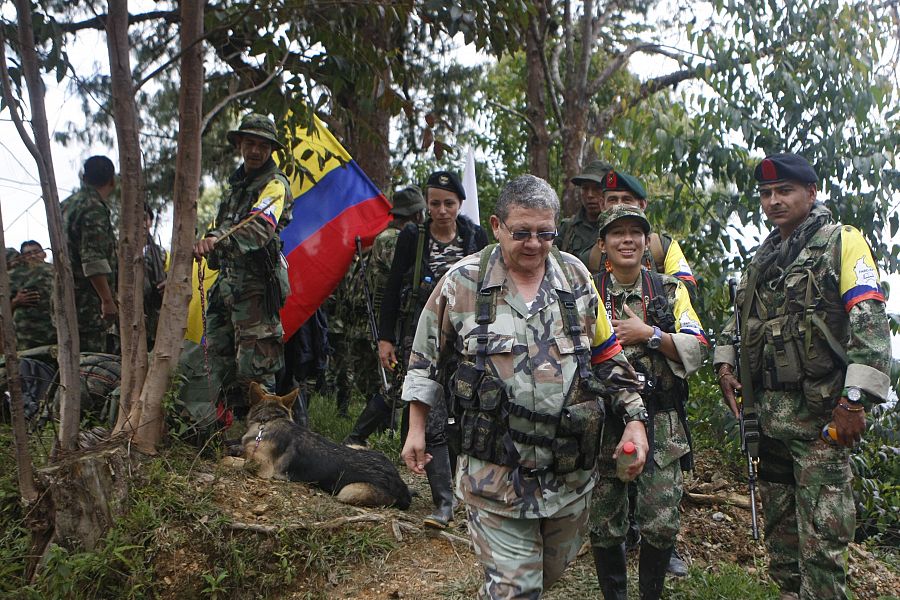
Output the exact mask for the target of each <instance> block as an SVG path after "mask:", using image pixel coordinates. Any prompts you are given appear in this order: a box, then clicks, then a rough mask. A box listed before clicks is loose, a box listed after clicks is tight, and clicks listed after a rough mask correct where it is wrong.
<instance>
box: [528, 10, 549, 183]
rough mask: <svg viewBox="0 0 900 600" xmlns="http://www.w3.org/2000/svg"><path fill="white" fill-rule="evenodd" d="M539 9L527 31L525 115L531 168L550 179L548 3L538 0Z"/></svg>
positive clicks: (531, 17) (532, 170)
mask: <svg viewBox="0 0 900 600" xmlns="http://www.w3.org/2000/svg"><path fill="white" fill-rule="evenodd" d="M537 5H538V12H537V14H532V15H531V16H530V17H529V19H528V29H527V31H526V32H525V69H526V74H525V78H526V82H525V116H527V117H528V121H529V125H530V133H529V135H528V149H527V153H528V168H529V172H530V173H531V174H532V175H536V176H538V177H541V178H542V179H546V180H549V179H550V133H549V132H548V131H547V103H546V97H545V91H544V90H545V86H546V83H547V79H546V77H547V76H546V73H545V72H544V61H543V60H542V57H541V54H542V53H543V51H544V45H543V41H542V40H541V39H539V37H538V36H542V35H543V32H544V25H545V23H546V20H547V6H546V4H545V3H544V2H542V1H541V2H537Z"/></svg>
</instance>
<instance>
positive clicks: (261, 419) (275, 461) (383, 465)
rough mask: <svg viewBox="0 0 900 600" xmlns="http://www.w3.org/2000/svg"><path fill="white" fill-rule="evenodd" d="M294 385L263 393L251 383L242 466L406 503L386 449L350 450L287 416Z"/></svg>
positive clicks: (337, 492)
mask: <svg viewBox="0 0 900 600" xmlns="http://www.w3.org/2000/svg"><path fill="white" fill-rule="evenodd" d="M296 397H297V390H294V391H293V392H291V393H290V394H287V395H286V396H275V395H271V394H267V393H266V392H265V391H264V390H263V389H262V388H261V387H260V386H259V385H258V384H256V383H252V384H251V385H250V398H249V400H250V412H249V413H248V415H247V433H245V434H244V437H243V438H241V445H242V446H243V449H244V459H245V463H244V468H245V469H247V470H249V471H251V472H253V473H254V474H255V475H257V476H258V477H262V478H263V479H281V480H285V481H302V482H304V483H311V484H313V485H315V486H318V487H320V488H321V489H323V490H325V491H326V492H330V493H331V494H333V495H334V496H335V497H336V498H337V499H338V500H340V501H341V502H345V503H347V504H353V505H356V506H396V507H397V508H400V509H402V510H406V509H407V508H409V504H410V502H411V500H412V495H411V493H410V491H409V488H408V487H407V486H406V484H405V483H404V482H403V480H402V479H401V478H400V474H399V473H398V472H397V468H396V467H395V466H394V464H393V463H392V462H391V461H390V460H389V459H388V457H386V456H385V455H383V454H381V453H379V452H374V451H372V450H354V449H352V448H347V447H346V446H342V445H340V444H336V443H335V442H332V441H331V440H329V439H328V438H326V437H323V436H321V435H319V434H318V433H315V432H314V431H311V430H310V429H308V428H306V427H303V426H302V425H298V424H297V423H295V422H294V421H293V420H292V419H291V409H290V407H291V406H292V405H293V403H294V400H295V399H296Z"/></svg>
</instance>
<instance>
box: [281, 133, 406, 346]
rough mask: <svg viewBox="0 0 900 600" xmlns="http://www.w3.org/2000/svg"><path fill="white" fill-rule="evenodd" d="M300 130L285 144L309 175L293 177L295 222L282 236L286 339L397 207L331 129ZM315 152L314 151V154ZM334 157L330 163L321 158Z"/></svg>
mask: <svg viewBox="0 0 900 600" xmlns="http://www.w3.org/2000/svg"><path fill="white" fill-rule="evenodd" d="M314 120H315V126H316V130H315V131H314V132H310V131H309V130H306V129H303V128H301V129H298V130H297V131H295V132H294V135H293V136H291V139H289V140H288V143H287V144H285V145H286V146H287V147H289V148H291V154H292V155H293V158H294V161H295V171H296V170H297V169H296V166H298V165H302V169H303V170H305V171H306V172H305V173H304V176H303V177H302V181H301V177H300V176H299V175H294V176H292V177H291V194H292V195H293V196H294V207H293V211H292V214H293V220H292V221H291V223H290V225H288V226H287V227H286V228H285V230H284V231H282V232H281V240H282V242H283V243H284V249H283V252H284V255H285V257H286V258H287V261H288V276H289V278H290V282H291V294H290V295H289V296H288V298H287V301H286V302H285V304H284V307H283V308H282V309H281V323H282V326H283V327H284V337H285V339H287V338H289V337H291V336H292V335H293V334H294V333H295V332H296V331H297V330H298V329H299V328H300V326H301V325H303V323H304V322H305V321H306V320H307V319H308V318H309V317H310V316H311V315H312V314H313V313H314V312H315V311H316V309H317V308H318V307H319V305H321V304H322V302H323V301H324V300H325V299H326V298H327V297H328V296H329V295H331V293H332V292H333V291H334V289H335V288H336V287H337V285H338V283H340V281H341V278H342V277H343V276H344V273H345V272H346V271H347V267H349V266H350V262H351V261H352V260H353V255H354V254H355V253H356V236H359V237H360V238H361V239H362V243H363V246H370V245H371V244H372V241H373V240H374V239H375V236H377V235H378V234H379V233H381V231H382V230H384V228H385V227H386V226H387V224H388V222H389V221H390V214H389V213H388V211H389V210H390V209H391V205H390V203H389V202H388V200H387V198H385V197H384V194H382V193H381V192H380V191H379V190H378V188H377V187H375V184H374V183H372V181H371V180H370V179H369V178H368V177H367V176H366V174H365V173H363V171H362V169H360V168H359V165H357V164H356V161H354V160H353V159H352V158H351V157H350V155H349V154H347V151H346V150H344V148H343V146H341V144H340V143H339V142H338V141H337V140H336V139H335V137H334V136H333V135H331V132H329V131H328V129H326V128H325V124H324V123H322V122H321V121H320V120H319V119H318V118H316V117H314ZM310 150H312V152H310ZM326 152H330V153H331V155H332V156H331V157H330V158H329V159H328V160H327V161H321V160H320V158H321V157H322V156H324V155H325V154H326Z"/></svg>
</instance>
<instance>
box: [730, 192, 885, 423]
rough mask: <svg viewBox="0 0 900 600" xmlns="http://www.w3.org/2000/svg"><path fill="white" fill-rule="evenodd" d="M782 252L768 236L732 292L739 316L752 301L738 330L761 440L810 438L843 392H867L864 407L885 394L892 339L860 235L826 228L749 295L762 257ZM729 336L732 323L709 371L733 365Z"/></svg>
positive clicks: (776, 240)
mask: <svg viewBox="0 0 900 600" xmlns="http://www.w3.org/2000/svg"><path fill="white" fill-rule="evenodd" d="M813 210H814V211H815V210H816V209H815V208H814V209H813ZM823 210H824V209H823ZM790 241H791V240H789V241H788V243H790ZM782 245H783V243H782V242H781V238H780V235H779V233H778V230H775V231H773V232H772V233H771V234H770V235H769V237H768V238H767V239H766V241H765V242H764V243H763V245H762V246H761V247H760V251H758V252H757V254H756V256H755V257H754V259H753V261H751V264H750V267H749V268H748V270H747V271H746V272H745V273H744V276H743V277H742V278H741V283H740V285H739V286H738V290H737V303H738V306H739V308H741V309H742V310H743V309H744V304H745V303H746V302H748V301H751V300H750V299H751V298H752V302H753V304H752V305H751V307H749V318H748V319H747V322H746V323H745V324H743V325H744V327H743V328H744V329H745V330H746V331H745V332H743V334H742V339H741V342H742V348H741V360H742V361H748V364H749V367H750V372H751V373H752V374H753V381H752V384H753V389H754V391H755V392H756V396H757V404H758V406H757V409H758V411H759V416H760V424H761V427H762V430H763V432H765V433H766V435H768V436H770V437H774V438H776V439H815V438H816V437H817V436H818V434H819V431H820V430H821V427H822V426H823V425H824V424H825V423H827V422H828V421H829V420H830V418H831V411H832V408H833V407H834V404H835V402H836V400H837V399H838V398H840V396H841V395H842V389H843V388H844V387H847V386H855V387H859V388H861V389H862V390H863V391H864V392H866V395H865V396H864V401H865V402H866V406H867V407H871V401H873V400H875V401H878V402H881V401H883V400H884V399H885V398H886V396H887V393H888V390H889V387H890V378H889V376H888V373H889V372H890V331H889V327H888V320H887V316H886V314H885V305H884V294H883V292H882V290H881V284H880V279H879V276H878V268H877V266H876V265H875V261H874V259H873V258H872V253H871V251H870V250H869V247H868V245H867V244H866V241H865V239H864V238H863V236H862V234H861V233H860V232H859V231H858V230H857V229H855V228H853V227H850V226H847V225H844V226H841V225H840V224H834V223H829V224H825V225H823V226H821V227H820V228H819V229H817V230H816V231H815V233H814V234H813V235H812V236H811V238H810V239H809V240H808V241H807V242H806V244H805V246H803V247H802V249H801V250H800V251H799V254H798V255H797V256H796V257H795V258H794V259H793V260H792V261H791V262H789V263H788V264H786V265H783V266H779V265H778V264H775V265H773V268H770V269H768V270H767V273H768V275H767V273H762V274H760V275H758V284H757V286H756V290H755V294H753V295H752V296H751V295H750V293H749V291H748V290H747V281H748V278H749V277H750V276H751V274H752V272H753V270H754V269H757V270H759V268H760V263H761V261H760V257H761V255H762V254H763V253H764V251H772V252H779V251H782V250H784V248H781V246H782ZM772 273H774V275H773V274H772ZM734 329H735V320H734V316H732V318H731V319H730V320H729V322H728V323H727V324H726V326H725V328H724V330H723V332H722V334H721V336H720V338H719V345H718V347H717V348H716V352H715V358H714V362H715V363H716V364H717V365H718V364H720V363H727V364H730V365H734V364H735V348H734V346H733V345H732V343H733V340H734ZM826 332H827V334H826ZM829 337H830V338H831V340H833V341H834V343H835V345H836V346H837V347H836V348H833V347H832V345H831V343H830V342H829V339H828V338H829ZM840 354H843V357H841V356H840ZM845 359H846V364H845V362H844V360H845ZM792 375H793V376H795V377H792ZM792 378H795V379H796V381H789V380H790V379H792Z"/></svg>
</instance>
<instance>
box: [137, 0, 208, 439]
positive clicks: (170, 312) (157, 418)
mask: <svg viewBox="0 0 900 600" xmlns="http://www.w3.org/2000/svg"><path fill="white" fill-rule="evenodd" d="M203 7H204V2H203V1H202V0H182V2H181V52H182V55H181V82H182V83H181V89H180V96H179V99H178V114H179V127H178V152H177V156H176V159H175V160H176V162H175V198H174V204H175V220H174V224H173V228H172V260H171V263H170V268H169V273H168V275H167V278H166V292H165V294H164V295H163V303H162V308H161V309H160V320H159V327H157V330H156V345H155V346H154V348H153V356H152V362H151V364H150V372H149V373H148V374H147V379H146V381H145V382H144V387H143V389H142V390H141V397H140V406H139V407H138V408H139V414H138V415H137V416H139V420H137V421H132V422H137V423H138V424H139V426H138V430H137V434H136V435H135V438H134V441H135V444H136V445H137V447H138V448H139V449H140V450H141V451H143V452H148V453H152V452H155V450H156V444H157V443H158V442H159V439H160V437H161V434H162V422H163V420H162V399H163V396H164V395H165V393H166V390H167V389H168V387H169V382H170V380H171V376H172V371H173V370H174V369H175V367H176V366H177V365H178V357H179V356H180V354H181V347H182V343H183V341H184V332H185V329H186V328H187V307H188V303H189V302H190V299H191V260H192V246H193V241H194V229H195V226H196V223H197V196H198V192H199V189H200V149H201V147H200V130H201V122H202V120H203V113H202V109H203V44H202V42H201V38H202V36H203Z"/></svg>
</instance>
